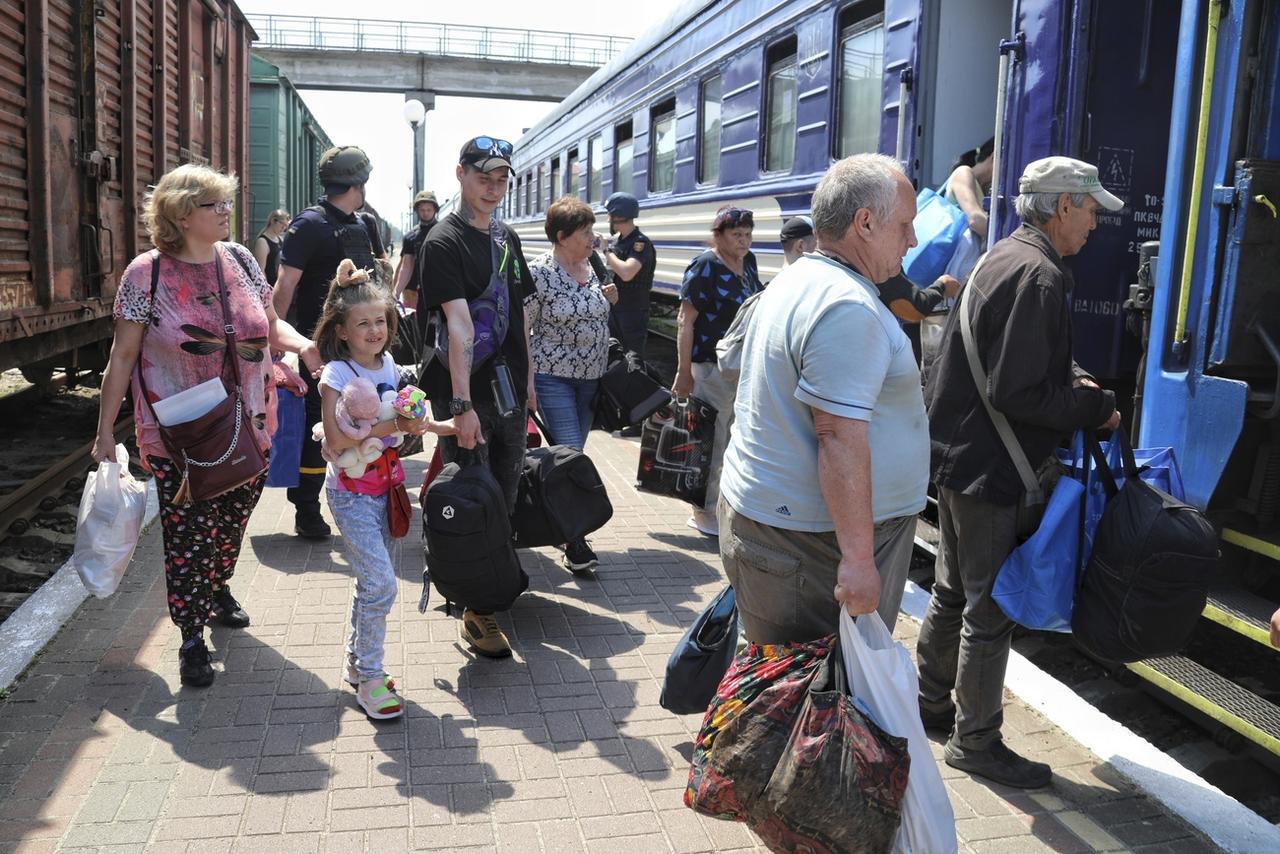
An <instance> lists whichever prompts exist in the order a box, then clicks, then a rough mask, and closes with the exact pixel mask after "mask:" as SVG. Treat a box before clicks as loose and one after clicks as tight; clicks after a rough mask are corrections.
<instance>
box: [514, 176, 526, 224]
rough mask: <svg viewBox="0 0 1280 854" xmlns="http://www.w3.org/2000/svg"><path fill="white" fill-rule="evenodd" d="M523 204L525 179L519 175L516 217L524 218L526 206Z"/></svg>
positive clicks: (517, 179)
mask: <svg viewBox="0 0 1280 854" xmlns="http://www.w3.org/2000/svg"><path fill="white" fill-rule="evenodd" d="M523 202H524V177H523V176H519V175H517V176H516V198H515V204H514V206H513V207H514V208H515V212H516V216H524V205H523V204H522V203H523Z"/></svg>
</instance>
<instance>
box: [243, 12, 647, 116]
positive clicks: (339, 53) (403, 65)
mask: <svg viewBox="0 0 1280 854" xmlns="http://www.w3.org/2000/svg"><path fill="white" fill-rule="evenodd" d="M246 17H247V18H248V19H249V22H250V23H251V24H252V25H253V28H254V30H256V31H257V34H258V39H259V40H258V41H257V42H256V43H255V44H254V47H253V51H254V53H256V54H258V55H259V56H261V57H262V58H263V59H265V60H266V61H268V62H270V63H271V64H273V65H276V66H278V67H279V68H280V70H281V72H282V73H283V74H284V75H285V76H286V77H288V78H289V79H290V80H291V81H293V83H294V85H296V86H298V87H299V88H303V89H329V90H337V91H348V92H432V93H435V94H436V95H454V96H460V97H472V98H505V99H515V100H527V101H560V100H562V99H564V98H565V97H566V96H568V95H569V93H570V92H572V91H573V90H574V89H575V88H577V86H578V84H579V83H581V82H582V81H583V80H585V79H586V78H587V77H589V76H590V75H591V73H592V72H594V71H595V70H596V69H597V68H599V67H600V66H602V65H604V64H605V63H606V62H608V61H609V60H610V59H612V58H613V57H614V56H616V55H617V54H618V53H619V52H621V51H622V49H623V48H625V47H626V46H627V45H628V44H629V43H630V39H626V38H618V37H615V36H598V35H580V34H575V33H561V32H549V31H545V30H517V29H505V28H500V27H475V26H467V25H462V24H433V23H420V22H415V21H376V20H374V21H370V20H352V19H346V18H312V17H305V16H298V15H248V16H246Z"/></svg>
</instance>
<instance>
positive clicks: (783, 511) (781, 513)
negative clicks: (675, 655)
mask: <svg viewBox="0 0 1280 854" xmlns="http://www.w3.org/2000/svg"><path fill="white" fill-rule="evenodd" d="M773 512H774V513H777V514H778V515H779V516H790V515H791V511H790V510H788V509H787V505H785V504H783V505H782V506H781V507H778V508H776V509H775V510H774V511H773Z"/></svg>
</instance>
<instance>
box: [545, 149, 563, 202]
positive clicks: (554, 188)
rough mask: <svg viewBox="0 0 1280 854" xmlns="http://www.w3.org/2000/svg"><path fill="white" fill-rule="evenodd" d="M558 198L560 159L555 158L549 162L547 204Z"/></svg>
mask: <svg viewBox="0 0 1280 854" xmlns="http://www.w3.org/2000/svg"><path fill="white" fill-rule="evenodd" d="M558 198H560V158H559V157H555V158H552V160H551V192H549V193H547V204H548V205H550V204H551V203H552V202H554V201H555V200H556V199H558Z"/></svg>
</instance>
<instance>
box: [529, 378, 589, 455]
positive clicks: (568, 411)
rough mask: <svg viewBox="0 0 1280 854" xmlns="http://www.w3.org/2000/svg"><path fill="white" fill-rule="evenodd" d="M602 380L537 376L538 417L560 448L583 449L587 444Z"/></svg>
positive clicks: (535, 386)
mask: <svg viewBox="0 0 1280 854" xmlns="http://www.w3.org/2000/svg"><path fill="white" fill-rule="evenodd" d="M599 385H600V380H598V379H596V380H575V379H572V378H570V377H553V376H552V375H551V374H534V376H533V387H534V389H535V390H536V391H537V392H538V414H539V415H541V416H542V420H543V421H545V422H546V425H547V429H548V430H550V431H551V436H552V437H553V438H554V439H555V443H556V444H557V445H569V446H570V447H573V448H577V449H578V450H582V448H583V446H584V445H586V444H587V433H588V432H590V430H591V420H592V416H593V414H594V406H593V404H594V403H595V400H596V387H597V386H599Z"/></svg>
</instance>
